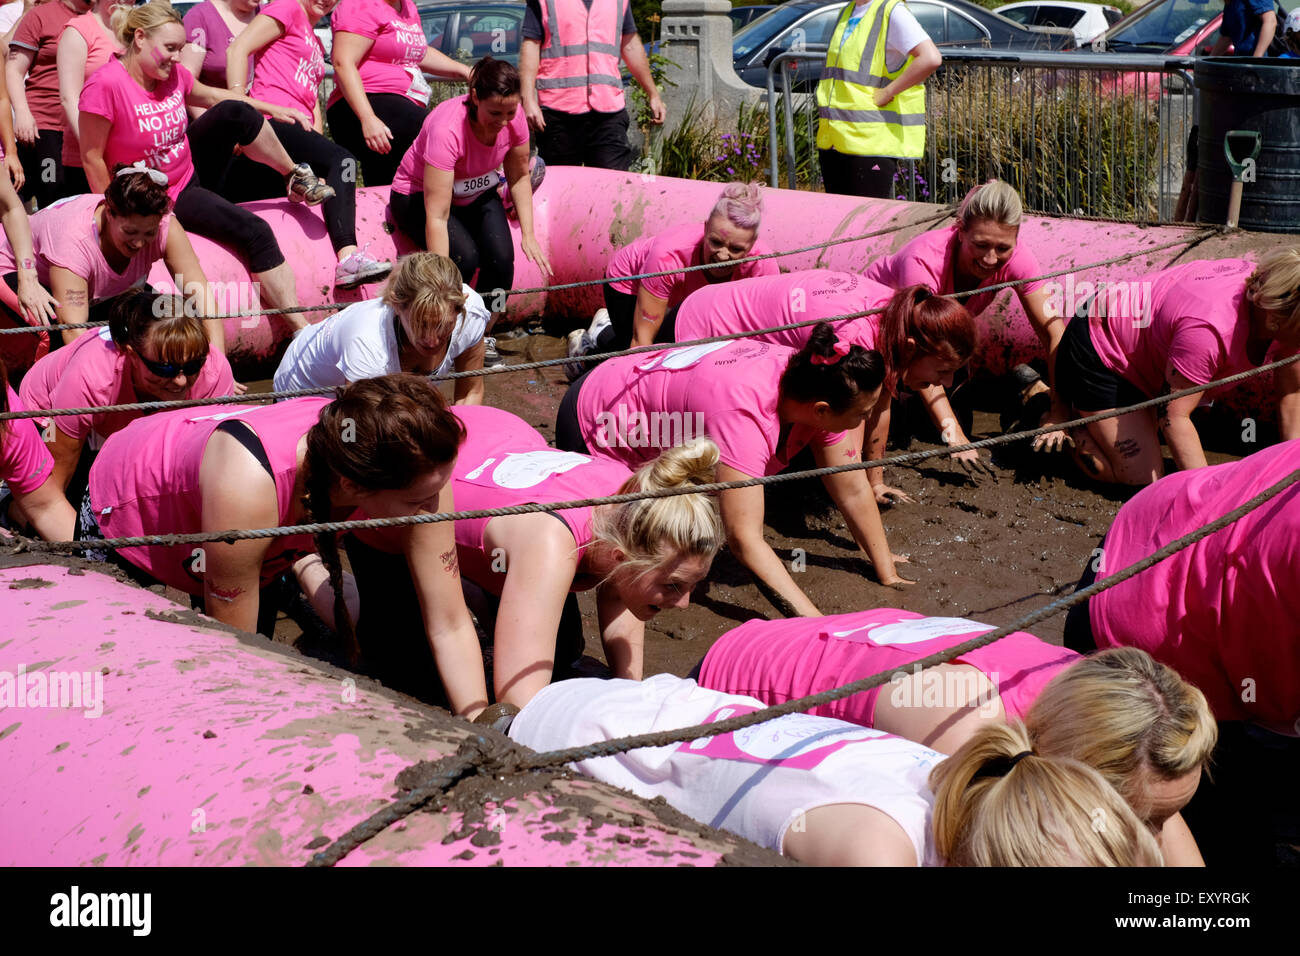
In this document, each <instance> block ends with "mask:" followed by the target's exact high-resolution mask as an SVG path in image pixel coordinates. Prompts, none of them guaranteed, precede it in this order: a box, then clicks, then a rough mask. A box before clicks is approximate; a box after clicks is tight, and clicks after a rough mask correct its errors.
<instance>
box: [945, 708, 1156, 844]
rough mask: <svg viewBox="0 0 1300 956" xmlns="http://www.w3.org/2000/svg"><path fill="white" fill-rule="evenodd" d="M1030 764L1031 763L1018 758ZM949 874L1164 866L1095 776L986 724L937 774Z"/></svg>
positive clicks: (1016, 727)
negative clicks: (971, 869)
mask: <svg viewBox="0 0 1300 956" xmlns="http://www.w3.org/2000/svg"><path fill="white" fill-rule="evenodd" d="M1020 755H1024V756H1020ZM930 787H931V789H932V790H933V791H934V794H935V801H934V819H933V824H932V827H933V834H934V840H935V849H936V850H937V852H938V853H939V855H940V856H942V857H944V858H945V859H946V860H947V862H948V865H949V866H1162V865H1164V859H1163V857H1162V855H1161V853H1160V846H1159V844H1158V843H1157V842H1156V839H1155V837H1154V836H1153V835H1152V833H1151V832H1150V831H1149V830H1148V829H1147V828H1146V826H1145V825H1144V824H1143V823H1142V821H1141V820H1139V819H1138V817H1137V814H1135V813H1134V812H1133V810H1132V808H1131V807H1130V806H1129V805H1128V804H1127V803H1126V802H1125V801H1124V799H1123V798H1122V797H1121V796H1120V795H1119V794H1118V793H1116V792H1115V789H1114V788H1113V787H1112V786H1111V785H1110V784H1108V783H1107V782H1106V780H1105V779H1104V778H1103V777H1102V775H1101V774H1099V773H1098V772H1097V771H1096V770H1094V769H1092V768H1091V767H1089V766H1087V765H1086V764H1084V763H1082V762H1080V761H1078V760H1072V759H1070V758H1068V757H1061V756H1045V755H1041V754H1038V753H1035V752H1032V748H1031V745H1030V739H1029V731H1028V730H1027V729H1026V728H1025V726H1024V725H1023V724H1021V723H1019V722H1016V723H1012V724H987V725H985V726H984V727H982V728H980V730H978V731H977V732H976V733H975V735H974V736H973V737H971V739H970V740H968V741H967V742H966V743H965V744H963V745H962V746H961V748H960V749H959V750H958V751H957V752H956V753H955V754H953V755H952V756H951V757H949V758H948V759H947V760H945V761H943V762H942V763H940V764H939V765H938V766H937V767H935V768H934V770H932V771H931V772H930Z"/></svg>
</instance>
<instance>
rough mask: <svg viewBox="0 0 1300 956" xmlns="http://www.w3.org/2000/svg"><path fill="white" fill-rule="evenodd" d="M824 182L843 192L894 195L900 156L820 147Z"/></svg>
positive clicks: (828, 187) (876, 196) (829, 188)
mask: <svg viewBox="0 0 1300 956" xmlns="http://www.w3.org/2000/svg"><path fill="white" fill-rule="evenodd" d="M817 157H818V159H819V160H820V162H821V167H822V183H824V184H825V186H826V191H827V192H828V193H838V194H840V195H842V196H867V197H869V198H873V199H893V198H894V195H895V194H894V174H895V173H897V172H898V160H896V159H893V158H891V157H889V156H849V155H847V154H846V153H837V152H836V151H835V150H833V149H819V150H818V151H817Z"/></svg>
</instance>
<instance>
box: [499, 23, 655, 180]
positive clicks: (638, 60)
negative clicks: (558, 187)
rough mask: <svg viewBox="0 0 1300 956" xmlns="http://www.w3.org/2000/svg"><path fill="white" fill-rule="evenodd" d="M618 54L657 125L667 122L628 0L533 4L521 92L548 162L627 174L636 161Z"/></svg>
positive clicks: (521, 54) (522, 51) (522, 59)
mask: <svg viewBox="0 0 1300 956" xmlns="http://www.w3.org/2000/svg"><path fill="white" fill-rule="evenodd" d="M620 55H621V56H622V58H623V62H624V63H626V64H627V69H628V72H629V73H631V74H632V79H634V80H636V82H637V85H638V86H640V87H641V89H642V90H644V91H645V95H646V99H647V100H648V101H649V105H650V113H651V118H652V121H653V122H654V123H655V125H660V124H662V123H663V121H664V117H665V115H667V114H666V111H665V110H664V101H663V100H662V99H660V97H659V90H658V88H657V87H656V86H655V83H654V79H653V78H652V77H651V75H650V62H649V60H647V59H646V54H645V48H644V47H643V46H642V45H641V37H640V36H638V35H637V32H636V23H635V22H633V20H632V12H631V6H630V4H629V2H628V0H528V11H527V13H526V14H525V17H524V26H523V43H522V44H521V45H520V49H519V78H520V81H521V86H522V89H521V91H520V92H521V94H522V97H521V98H522V101H523V107H524V115H526V116H527V117H528V125H529V126H531V127H532V129H533V139H534V141H535V142H536V144H537V150H538V152H539V153H540V154H541V157H542V159H543V160H545V161H546V163H547V165H549V166H600V167H603V168H605V169H621V170H626V169H627V168H628V167H629V166H630V165H631V164H632V150H631V148H630V147H629V146H628V142H627V127H628V115H627V106H626V103H625V101H624V99H623V80H622V77H621V75H620V71H619V66H618V61H619V57H620Z"/></svg>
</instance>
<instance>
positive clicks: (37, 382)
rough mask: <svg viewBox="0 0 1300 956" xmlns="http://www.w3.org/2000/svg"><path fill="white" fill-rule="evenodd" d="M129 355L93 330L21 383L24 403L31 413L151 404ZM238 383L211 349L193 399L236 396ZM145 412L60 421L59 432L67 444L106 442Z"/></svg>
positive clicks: (53, 354) (70, 417)
mask: <svg viewBox="0 0 1300 956" xmlns="http://www.w3.org/2000/svg"><path fill="white" fill-rule="evenodd" d="M127 363H128V358H127V355H126V353H124V352H122V351H121V350H120V349H119V348H118V347H117V345H116V344H115V343H114V342H113V337H112V335H111V333H110V332H109V330H108V329H107V328H102V329H92V330H91V331H89V332H87V333H86V334H85V335H83V336H81V337H80V338H78V339H77V340H76V341H75V342H73V343H72V344H71V345H69V346H67V347H66V348H61V349H59V350H58V351H55V352H51V353H50V354H49V355H46V356H45V357H44V358H42V359H41V360H40V361H38V362H37V363H36V364H35V365H33V366H32V367H31V370H30V371H29V372H28V373H27V375H26V376H25V377H24V378H23V384H22V398H23V402H24V403H25V404H26V405H27V407H28V408H83V407H90V406H92V405H127V404H130V403H132V402H141V401H151V400H152V399H149V398H147V397H145V396H140V395H138V393H137V392H136V390H135V387H134V385H133V384H132V382H131V372H130V368H129V367H128V364H127ZM234 387H235V377H234V374H233V373H232V372H231V370H230V363H229V362H228V361H226V357H225V356H224V355H222V354H221V351H220V350H219V349H209V350H208V358H207V361H205V362H204V363H203V368H202V369H200V370H199V373H198V376H197V377H196V378H195V379H194V385H193V387H192V388H191V390H190V394H189V396H188V397H189V398H215V397H218V396H223V395H230V394H232V393H233V391H234ZM143 414H144V413H143V412H107V413H102V412H101V413H99V414H89V415H60V416H59V418H58V420H57V424H58V429H59V431H61V432H63V433H64V434H65V435H67V436H68V437H69V438H76V439H81V440H85V439H86V438H90V437H92V436H93V437H94V438H95V439H97V441H100V442H102V441H103V440H104V439H105V438H107V437H108V436H109V435H112V434H113V433H114V432H118V431H121V430H122V429H123V428H125V427H126V426H127V425H129V424H131V422H133V421H135V420H136V419H137V418H140V417H141V416H142V415H143Z"/></svg>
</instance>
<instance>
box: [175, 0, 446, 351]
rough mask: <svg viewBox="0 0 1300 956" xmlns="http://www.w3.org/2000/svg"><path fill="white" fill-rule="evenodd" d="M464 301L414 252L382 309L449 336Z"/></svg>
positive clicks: (430, 255) (427, 256) (442, 266)
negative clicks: (397, 311) (384, 308)
mask: <svg viewBox="0 0 1300 956" xmlns="http://www.w3.org/2000/svg"><path fill="white" fill-rule="evenodd" d="M151 2H156V0H151ZM466 298H468V297H467V296H466V294H465V286H464V283H463V282H462V281H461V275H460V269H459V268H457V266H456V264H455V263H454V262H452V261H451V260H450V259H448V258H447V257H446V256H440V255H438V253H436V252H413V253H411V254H410V255H409V256H404V257H403V258H402V259H400V260H399V261H398V263H397V268H396V269H394V270H393V274H392V276H391V277H390V278H389V280H388V285H387V286H385V288H384V296H383V300H384V304H385V305H387V306H389V307H390V308H392V309H395V310H401V311H403V312H405V313H406V314H407V316H408V318H409V319H410V320H411V328H412V330H413V331H414V332H415V334H416V335H423V334H424V333H426V332H433V333H438V334H441V333H443V332H449V331H450V329H451V327H452V326H454V325H455V324H456V319H457V318H458V317H459V316H460V313H461V310H463V309H464V308H465V300H466Z"/></svg>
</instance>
